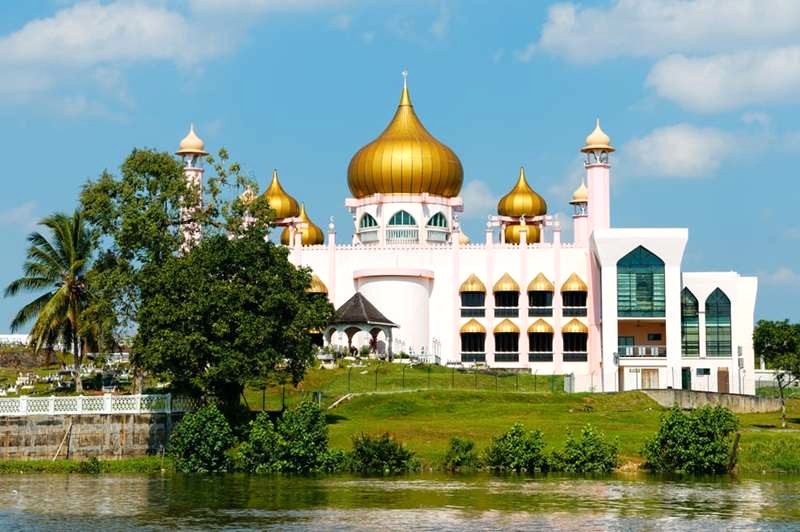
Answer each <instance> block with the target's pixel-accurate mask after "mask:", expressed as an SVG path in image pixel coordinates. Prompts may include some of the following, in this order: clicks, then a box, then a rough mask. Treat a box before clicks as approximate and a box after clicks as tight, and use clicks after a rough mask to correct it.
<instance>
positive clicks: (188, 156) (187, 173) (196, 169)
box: [175, 124, 208, 252]
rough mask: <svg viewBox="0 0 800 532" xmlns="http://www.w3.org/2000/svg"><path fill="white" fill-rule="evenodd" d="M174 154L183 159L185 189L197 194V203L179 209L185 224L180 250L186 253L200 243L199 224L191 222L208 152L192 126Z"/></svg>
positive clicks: (198, 206)
mask: <svg viewBox="0 0 800 532" xmlns="http://www.w3.org/2000/svg"><path fill="white" fill-rule="evenodd" d="M175 154H176V155H179V156H180V157H181V158H182V159H183V175H184V177H185V178H186V185H187V187H188V188H189V189H191V190H194V191H196V192H197V203H195V204H194V205H188V204H187V205H184V206H183V207H182V208H181V218H182V219H183V220H184V223H185V224H184V226H183V244H182V245H181V250H182V251H183V252H186V251H188V250H189V249H191V248H192V246H194V245H195V244H197V243H198V242H199V241H200V236H201V228H200V224H199V223H197V222H193V221H191V220H192V217H193V215H194V213H195V212H196V211H197V209H199V208H200V207H201V206H202V193H203V163H202V160H203V159H202V158H203V157H205V156H206V155H208V152H206V151H205V145H204V144H203V140H202V139H201V138H200V137H198V136H197V134H196V133H195V132H194V124H191V125H190V126H189V133H188V134H187V135H186V136H185V137H184V138H183V140H182V141H181V143H180V145H179V146H178V151H176V152H175Z"/></svg>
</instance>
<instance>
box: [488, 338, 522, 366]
mask: <svg viewBox="0 0 800 532" xmlns="http://www.w3.org/2000/svg"><path fill="white" fill-rule="evenodd" d="M494 350H495V353H494V360H495V362H519V334H518V333H494Z"/></svg>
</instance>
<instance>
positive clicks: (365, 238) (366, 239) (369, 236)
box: [358, 229, 378, 244]
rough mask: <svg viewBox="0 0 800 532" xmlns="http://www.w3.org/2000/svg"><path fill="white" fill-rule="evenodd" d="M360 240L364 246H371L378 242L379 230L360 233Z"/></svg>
mask: <svg viewBox="0 0 800 532" xmlns="http://www.w3.org/2000/svg"><path fill="white" fill-rule="evenodd" d="M358 239H359V240H360V241H361V243H362V244H371V243H373V242H377V241H378V230H377V229H372V230H370V231H359V232H358Z"/></svg>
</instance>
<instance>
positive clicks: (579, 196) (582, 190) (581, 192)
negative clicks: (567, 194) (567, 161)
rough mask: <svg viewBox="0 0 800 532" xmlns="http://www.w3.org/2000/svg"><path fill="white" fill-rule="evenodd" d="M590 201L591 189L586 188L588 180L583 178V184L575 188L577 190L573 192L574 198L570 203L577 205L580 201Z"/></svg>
mask: <svg viewBox="0 0 800 532" xmlns="http://www.w3.org/2000/svg"><path fill="white" fill-rule="evenodd" d="M588 202H589V189H588V188H586V181H585V180H584V179H583V178H581V184H580V186H579V187H578V188H576V189H575V192H573V193H572V199H571V200H570V204H572V205H576V204H578V203H588Z"/></svg>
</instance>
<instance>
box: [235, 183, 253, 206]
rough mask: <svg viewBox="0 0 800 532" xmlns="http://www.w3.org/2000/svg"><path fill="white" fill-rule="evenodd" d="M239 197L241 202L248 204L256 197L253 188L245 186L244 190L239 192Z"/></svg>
mask: <svg viewBox="0 0 800 532" xmlns="http://www.w3.org/2000/svg"><path fill="white" fill-rule="evenodd" d="M239 199H240V200H242V203H244V204H245V205H250V204H251V203H253V201H254V200H255V199H256V193H255V192H253V189H252V188H250V187H247V188H245V189H244V192H242V193H241V194H239Z"/></svg>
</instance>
